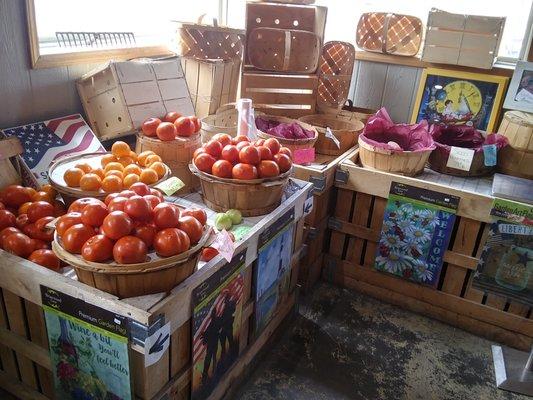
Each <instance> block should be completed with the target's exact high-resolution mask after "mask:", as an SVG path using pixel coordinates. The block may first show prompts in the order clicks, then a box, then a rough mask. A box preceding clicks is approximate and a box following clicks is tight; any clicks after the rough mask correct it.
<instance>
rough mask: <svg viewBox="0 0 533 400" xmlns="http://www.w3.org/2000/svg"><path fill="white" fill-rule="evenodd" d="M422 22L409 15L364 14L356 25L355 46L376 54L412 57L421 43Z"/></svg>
mask: <svg viewBox="0 0 533 400" xmlns="http://www.w3.org/2000/svg"><path fill="white" fill-rule="evenodd" d="M422 30H423V28H422V21H421V20H420V19H419V18H417V17H413V16H410V15H402V14H392V13H382V12H370V13H364V14H363V15H361V18H360V19H359V23H358V24H357V33H356V38H355V42H356V43H357V46H358V47H360V48H362V49H364V50H367V51H373V52H376V53H384V54H395V55H398V56H414V55H416V54H417V53H418V50H419V49H420V45H421V43H422Z"/></svg>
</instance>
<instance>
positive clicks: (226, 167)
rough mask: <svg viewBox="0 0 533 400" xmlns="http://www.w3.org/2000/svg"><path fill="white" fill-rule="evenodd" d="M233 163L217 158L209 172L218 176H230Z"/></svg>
mask: <svg viewBox="0 0 533 400" xmlns="http://www.w3.org/2000/svg"><path fill="white" fill-rule="evenodd" d="M232 168H233V165H231V163H230V162H229V161H226V160H218V161H216V162H215V163H214V164H213V168H212V169H211V172H212V174H213V175H215V176H218V177H219V178H231V169H232Z"/></svg>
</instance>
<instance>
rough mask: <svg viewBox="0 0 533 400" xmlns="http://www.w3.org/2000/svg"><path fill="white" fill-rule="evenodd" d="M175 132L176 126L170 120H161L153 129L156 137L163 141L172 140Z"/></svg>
mask: <svg viewBox="0 0 533 400" xmlns="http://www.w3.org/2000/svg"><path fill="white" fill-rule="evenodd" d="M176 133H177V132H176V127H175V126H174V124H173V123H172V122H161V123H160V124H159V126H158V127H157V129H156V131H155V134H156V135H157V137H158V138H159V139H160V140H163V141H167V140H174V139H175V138H176Z"/></svg>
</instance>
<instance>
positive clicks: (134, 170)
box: [123, 164, 142, 176]
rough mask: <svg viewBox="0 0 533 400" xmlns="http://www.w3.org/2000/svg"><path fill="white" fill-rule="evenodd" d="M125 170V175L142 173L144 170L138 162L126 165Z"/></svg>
mask: <svg viewBox="0 0 533 400" xmlns="http://www.w3.org/2000/svg"><path fill="white" fill-rule="evenodd" d="M123 172H124V176H126V175H129V174H135V175H140V174H141V172H142V169H141V167H139V166H138V165H137V164H130V165H128V166H127V167H124V171H123Z"/></svg>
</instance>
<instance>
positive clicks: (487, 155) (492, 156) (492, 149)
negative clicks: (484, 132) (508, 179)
mask: <svg viewBox="0 0 533 400" xmlns="http://www.w3.org/2000/svg"><path fill="white" fill-rule="evenodd" d="M483 157H484V163H485V166H486V167H494V166H495V165H496V163H497V161H498V150H497V149H496V145H495V144H484V145H483Z"/></svg>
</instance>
